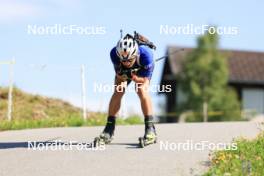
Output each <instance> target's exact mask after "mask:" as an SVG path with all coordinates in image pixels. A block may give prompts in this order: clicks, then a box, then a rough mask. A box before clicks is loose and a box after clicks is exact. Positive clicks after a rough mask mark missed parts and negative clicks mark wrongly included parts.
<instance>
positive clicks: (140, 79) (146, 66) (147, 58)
mask: <svg viewBox="0 0 264 176" xmlns="http://www.w3.org/2000/svg"><path fill="white" fill-rule="evenodd" d="M140 52H141V53H140V65H141V67H142V69H143V71H142V72H141V75H140V76H138V75H137V74H132V80H133V81H134V82H136V83H147V82H149V81H150V79H151V76H152V73H153V70H154V59H153V53H152V51H151V49H150V48H149V47H147V46H143V47H141V48H140Z"/></svg>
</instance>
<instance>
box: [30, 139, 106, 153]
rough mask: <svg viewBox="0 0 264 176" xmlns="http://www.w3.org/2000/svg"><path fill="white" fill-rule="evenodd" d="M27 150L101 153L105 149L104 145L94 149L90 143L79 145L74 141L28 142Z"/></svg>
mask: <svg viewBox="0 0 264 176" xmlns="http://www.w3.org/2000/svg"><path fill="white" fill-rule="evenodd" d="M27 143H28V146H27V148H28V150H38V151H47V150H50V151H58V150H63V151H72V150H78V151H82V150H85V151H103V150H105V149H106V147H105V145H100V146H97V147H95V146H94V145H93V144H92V143H80V142H76V141H69V142H63V141H61V140H55V141H52V142H37V141H28V142H27Z"/></svg>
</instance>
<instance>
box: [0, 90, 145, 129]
mask: <svg viewBox="0 0 264 176" xmlns="http://www.w3.org/2000/svg"><path fill="white" fill-rule="evenodd" d="M13 92H14V93H13V97H14V98H13V101H14V104H13V114H12V121H7V120H6V113H7V99H8V89H7V88H1V87H0V99H1V101H0V131H3V130H19V129H26V128H47V127H69V126H75V127H78V126H98V125H100V126H101V125H105V123H106V118H107V114H105V113H98V112H89V113H88V116H87V120H84V119H83V118H82V114H81V112H82V110H81V109H80V108H78V107H74V106H73V105H71V104H70V103H68V102H65V101H63V100H60V99H55V98H48V97H43V96H40V95H32V94H29V93H26V92H23V91H21V90H19V89H18V88H14V91H13ZM141 123H143V121H142V120H141V118H140V117H138V116H133V117H129V118H127V119H120V118H119V119H118V120H117V124H118V125H130V124H131V125H132V124H141Z"/></svg>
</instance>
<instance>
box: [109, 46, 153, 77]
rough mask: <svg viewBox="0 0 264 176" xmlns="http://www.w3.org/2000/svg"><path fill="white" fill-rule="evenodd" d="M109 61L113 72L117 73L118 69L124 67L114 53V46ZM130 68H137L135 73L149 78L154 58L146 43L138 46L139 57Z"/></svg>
mask: <svg viewBox="0 0 264 176" xmlns="http://www.w3.org/2000/svg"><path fill="white" fill-rule="evenodd" d="M110 57H111V61H112V63H113V65H114V69H115V72H116V73H117V74H118V73H119V72H120V70H122V69H125V68H124V66H123V65H122V63H121V61H120V58H119V57H118V55H117V53H116V47H114V48H113V49H112V50H111V52H110ZM130 69H139V70H138V71H137V72H136V75H137V76H139V77H147V78H148V79H149V80H150V79H151V76H152V73H153V70H154V59H153V52H152V50H151V49H150V48H149V47H148V46H146V45H140V46H139V57H138V58H137V60H136V62H135V63H134V65H133V66H132V67H131V68H130Z"/></svg>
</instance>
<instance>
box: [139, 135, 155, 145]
mask: <svg viewBox="0 0 264 176" xmlns="http://www.w3.org/2000/svg"><path fill="white" fill-rule="evenodd" d="M138 140H139V146H140V147H141V148H144V147H145V146H147V145H151V144H155V143H157V137H156V136H154V137H153V138H145V137H140V138H139V139H138Z"/></svg>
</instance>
